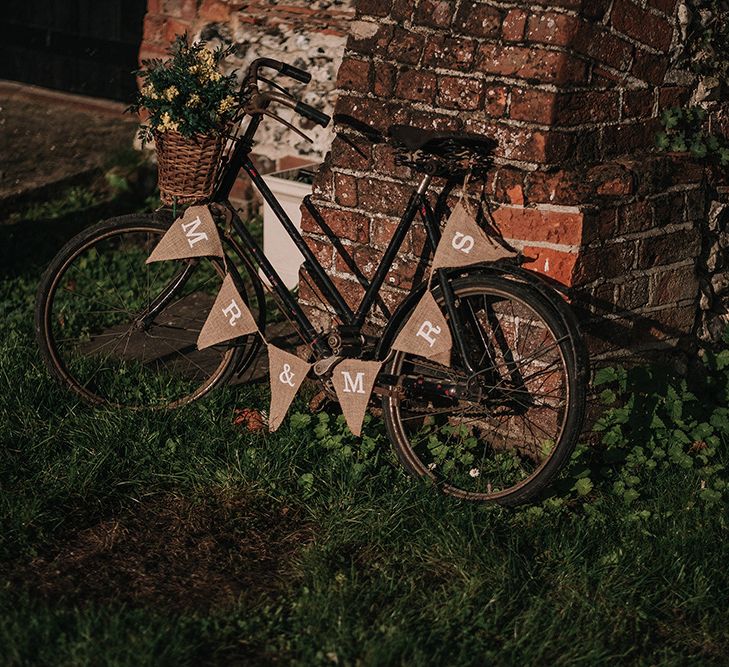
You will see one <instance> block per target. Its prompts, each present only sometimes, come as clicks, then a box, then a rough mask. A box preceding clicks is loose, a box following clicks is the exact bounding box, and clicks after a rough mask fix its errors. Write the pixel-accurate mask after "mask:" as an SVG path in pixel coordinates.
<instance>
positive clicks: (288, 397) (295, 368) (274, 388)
mask: <svg viewBox="0 0 729 667" xmlns="http://www.w3.org/2000/svg"><path fill="white" fill-rule="evenodd" d="M310 369H311V364H309V363H307V362H306V361H304V360H303V359H300V358H299V357H297V356H296V355H294V354H289V353H288V352H284V351H283V350H280V349H279V348H277V347H276V346H275V345H271V344H270V343H269V345H268V371H269V375H270V382H271V409H270V410H269V411H268V430H269V431H275V430H276V429H277V428H278V427H279V426H280V425H281V422H282V421H283V420H284V417H285V416H286V413H287V412H288V409H289V406H290V405H291V401H293V400H294V396H296V392H297V391H298V390H299V387H300V386H301V383H302V382H303V381H304V379H305V378H306V376H307V374H308V373H309V370H310Z"/></svg>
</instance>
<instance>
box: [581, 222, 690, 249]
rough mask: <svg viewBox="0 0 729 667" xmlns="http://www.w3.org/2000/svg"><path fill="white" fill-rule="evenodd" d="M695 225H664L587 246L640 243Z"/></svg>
mask: <svg viewBox="0 0 729 667" xmlns="http://www.w3.org/2000/svg"><path fill="white" fill-rule="evenodd" d="M694 227H695V225H694V223H693V221H689V222H676V223H673V224H670V225H664V226H663V227H653V228H652V229H648V230H646V231H644V232H634V233H633V234H625V235H623V236H616V237H614V238H611V239H607V240H606V241H603V242H601V243H600V244H599V245H595V246H593V245H592V244H588V247H590V248H594V247H598V248H599V247H602V246H603V245H617V244H619V243H626V242H630V241H640V240H641V239H650V238H653V237H655V236H666V235H668V234H672V233H673V232H680V231H685V230H688V229H694Z"/></svg>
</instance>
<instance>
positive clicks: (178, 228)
mask: <svg viewBox="0 0 729 667" xmlns="http://www.w3.org/2000/svg"><path fill="white" fill-rule="evenodd" d="M222 256H223V246H222V244H221V243H220V237H219V236H218V229H217V227H216V226H215V222H214V221H213V216H212V215H211V214H210V211H209V210H208V207H207V206H191V207H190V208H188V209H187V210H186V211H185V214H184V215H183V216H182V217H181V218H178V219H177V220H175V221H174V222H173V223H172V225H171V226H170V228H169V229H168V230H167V232H166V233H165V235H164V236H163V237H162V238H161V239H160V241H159V243H158V244H157V245H156V247H155V249H154V250H153V251H152V254H151V255H150V256H149V257H148V258H147V264H149V263H150V262H161V261H162V260H166V259H185V258H187V257H222Z"/></svg>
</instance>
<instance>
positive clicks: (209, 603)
mask: <svg viewBox="0 0 729 667" xmlns="http://www.w3.org/2000/svg"><path fill="white" fill-rule="evenodd" d="M3 270H4V271H5V273H4V274H3V275H2V276H1V277H0V308H1V311H2V312H1V313H0V315H1V316H2V322H3V325H4V326H3V328H4V332H3V336H2V337H1V338H0V442H1V444H2V448H3V456H2V461H1V462H0V664H3V665H23V664H32V665H37V664H48V665H101V664H110V665H167V664H169V665H200V664H270V663H278V664H305V665H316V664H322V665H333V664H339V665H355V664H362V665H380V664H381V665H392V664H408V665H411V664H415V665H417V664H423V665H446V664H448V665H487V664H496V665H514V664H527V665H551V664H554V665H596V664H610V665H613V664H631V665H632V664H636V665H655V664H661V665H686V664H696V665H708V664H726V656H727V655H729V628H728V627H727V624H726V612H727V602H726V600H727V599H728V596H729V568H727V566H726V564H727V561H728V559H729V541H728V540H727V539H726V534H727V532H726V531H727V525H726V523H727V521H726V505H725V502H724V501H723V500H720V501H718V502H712V503H707V502H704V501H702V499H701V497H700V492H701V480H702V472H701V470H700V469H699V468H697V467H691V468H689V467H682V466H680V465H675V466H674V465H669V466H657V467H656V468H655V469H652V470H650V471H646V472H645V474H643V476H642V478H641V487H640V489H641V493H640V495H639V497H638V498H636V499H632V498H631V502H630V503H628V502H626V499H625V498H624V496H623V495H620V494H616V493H614V492H613V485H614V479H613V478H612V477H610V475H609V474H607V473H606V474H603V475H597V474H595V473H593V474H592V475H591V488H590V489H587V490H586V489H584V488H582V487H581V489H580V490H579V491H574V490H570V489H572V488H573V485H574V482H575V476H581V478H582V479H584V478H585V476H584V473H582V472H579V471H578V470H577V468H578V467H580V466H583V465H584V459H585V457H588V459H589V456H588V455H587V454H585V453H583V454H581V458H580V459H579V460H576V461H575V463H574V466H573V469H572V470H571V471H568V473H566V475H565V477H564V479H563V481H562V483H561V485H558V487H557V490H556V491H555V495H554V496H553V497H552V498H551V499H548V500H547V501H545V502H544V503H543V504H542V505H539V506H535V507H527V508H524V509H520V510H518V511H509V510H503V509H500V508H498V507H481V506H472V505H467V504H464V503H461V502H458V501H454V500H451V499H448V498H444V497H441V496H439V495H437V494H435V493H434V492H433V490H432V489H431V488H429V487H428V486H426V485H423V484H421V483H418V482H416V481H414V480H412V479H410V478H408V477H407V476H405V474H404V473H403V472H402V471H401V469H400V468H399V467H398V466H397V464H396V463H395V462H394V458H393V456H392V455H391V453H390V452H389V450H388V448H387V443H386V441H385V440H384V438H383V437H382V432H381V426H380V425H379V424H378V422H377V420H375V419H373V420H371V421H370V422H369V423H368V425H367V429H366V433H367V435H368V440H367V443H368V446H367V448H366V449H367V451H363V450H362V449H360V448H359V445H358V443H359V440H356V439H354V438H351V439H349V440H346V441H345V442H344V444H342V442H341V441H337V440H336V438H334V439H328V438H327V437H325V436H323V435H322V433H321V432H320V433H319V434H318V435H317V434H316V432H315V429H314V423H315V422H311V423H308V419H307V417H305V416H297V417H295V418H289V419H287V420H286V422H285V423H284V425H283V426H282V427H281V429H280V430H279V431H278V432H277V433H275V434H271V435H269V434H265V435H264V434H261V433H251V432H247V431H245V430H244V429H242V428H241V427H239V426H234V425H233V423H232V417H233V411H234V409H235V408H236V407H259V408H260V407H264V408H265V407H267V406H266V403H267V394H266V391H265V389H262V388H261V387H257V386H247V387H239V388H235V389H233V388H229V389H225V390H222V391H218V392H216V393H215V394H214V395H213V396H211V397H210V398H208V399H206V400H204V401H201V402H199V403H197V404H194V405H192V406H188V407H186V408H183V409H180V410H178V411H176V412H171V413H165V414H144V413H138V412H124V411H108V410H94V409H91V408H89V407H87V406H86V405H84V404H82V403H80V402H78V401H77V400H76V399H75V398H74V397H73V396H71V395H70V394H68V393H67V392H66V391H64V390H63V389H62V388H60V387H58V386H56V385H55V384H54V383H52V382H51V380H50V378H49V377H48V375H47V373H46V371H45V369H44V368H43V367H42V364H41V361H40V358H39V355H38V352H37V350H36V345H35V342H34V340H33V337H32V306H33V296H34V295H33V292H34V289H35V286H36V283H37V279H38V276H39V273H40V270H41V267H40V266H37V265H34V264H33V262H32V261H30V262H27V261H23V262H21V261H19V262H18V264H17V265H15V266H7V265H6V266H4V267H3ZM297 411H298V412H299V413H300V414H301V415H304V414H305V409H304V403H303V400H300V401H299V402H297V403H296V404H295V406H294V408H293V409H292V413H294V412H297ZM317 423H318V422H317ZM621 423H623V424H624V423H625V422H621ZM608 426H609V427H610V428H613V427H614V425H612V422H610V423H609V424H608ZM338 428H339V427H338V426H337V425H336V421H335V420H332V424H331V430H332V432H334V431H336V430H337V429H338ZM373 444H374V446H371V445H373ZM717 457H718V459H720V460H721V461H722V462H725V461H726V455H725V443H724V442H723V441H722V443H721V447H720V448H719V452H718V454H717ZM715 461H716V459H715ZM588 462H589V461H588ZM592 463H595V462H594V461H592ZM602 463H603V464H604V460H602ZM623 465H627V464H625V463H624V461H622V460H617V462H616V463H614V464H613V466H614V468H615V472H616V474H617V473H618V472H619V470H618V468H620V467H621V466H623ZM583 491H585V493H584V495H580V493H582V492H583ZM104 536H106V537H104ZM110 536H111V537H110ZM102 538H103V539H102ZM107 538H108V540H107V541H106V542H105V541H104V540H105V539H107ZM112 538H113V539H112ZM201 581H202V583H201ZM200 591H202V592H203V593H204V592H205V591H208V592H209V595H208V598H205V596H204V595H202V594H201V595H198V593H199V592H200Z"/></svg>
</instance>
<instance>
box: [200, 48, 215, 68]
mask: <svg viewBox="0 0 729 667" xmlns="http://www.w3.org/2000/svg"><path fill="white" fill-rule="evenodd" d="M197 58H198V60H199V61H200V62H201V63H203V64H205V65H207V66H208V67H212V66H213V65H214V64H215V59H214V58H213V54H212V53H210V51H208V50H207V49H202V51H200V52H199V53H198V56H197Z"/></svg>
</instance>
